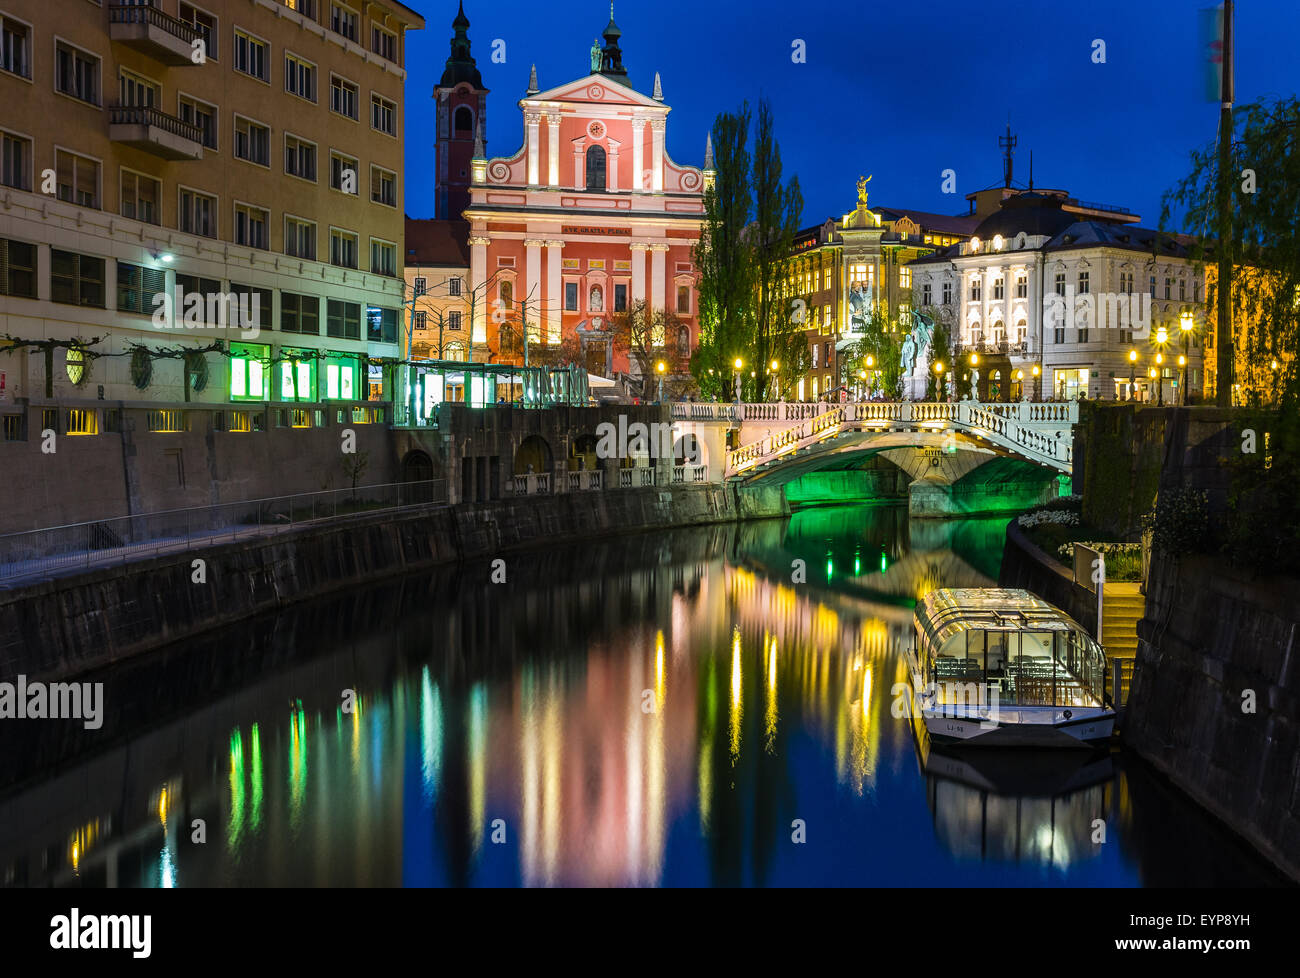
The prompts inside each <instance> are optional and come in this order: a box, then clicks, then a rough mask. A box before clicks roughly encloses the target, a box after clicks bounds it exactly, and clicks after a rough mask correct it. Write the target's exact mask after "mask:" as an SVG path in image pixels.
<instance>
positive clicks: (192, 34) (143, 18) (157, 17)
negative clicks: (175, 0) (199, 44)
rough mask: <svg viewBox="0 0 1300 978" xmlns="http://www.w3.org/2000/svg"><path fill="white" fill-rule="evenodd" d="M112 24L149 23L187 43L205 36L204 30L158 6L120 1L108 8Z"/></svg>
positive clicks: (109, 20)
mask: <svg viewBox="0 0 1300 978" xmlns="http://www.w3.org/2000/svg"><path fill="white" fill-rule="evenodd" d="M108 22H109V23H110V24H148V25H150V26H151V27H157V28H160V29H161V30H164V31H166V32H167V33H168V34H171V35H172V36H174V37H178V38H180V39H181V40H182V41H184V42H185V43H186V44H190V45H193V43H194V42H195V41H197V40H198V39H199V38H201V37H203V36H204V33H203V31H201V30H199V29H198V28H196V27H194V26H192V25H190V24H187V23H185V21H183V20H181V19H179V18H177V17H173V16H172V15H171V14H169V13H167V12H166V11H164V10H162V9H160V8H158V7H146V6H144V5H142V4H135V3H118V4H113V5H112V6H111V7H109V8H108Z"/></svg>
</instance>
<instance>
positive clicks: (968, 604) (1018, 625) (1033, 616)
mask: <svg viewBox="0 0 1300 978" xmlns="http://www.w3.org/2000/svg"><path fill="white" fill-rule="evenodd" d="M916 623H917V627H918V628H919V629H920V631H921V632H922V633H923V634H924V635H925V637H926V639H927V640H928V642H929V645H930V648H931V650H932V651H933V653H934V654H935V655H941V654H942V650H943V648H944V647H945V646H946V645H947V644H948V642H949V640H951V639H953V638H956V637H957V636H959V635H962V634H963V633H965V632H968V631H971V630H972V629H979V630H980V631H1007V632H1018V631H1023V630H1025V629H1026V628H1033V629H1034V630H1036V631H1041V630H1045V629H1051V630H1059V631H1071V630H1074V631H1082V630H1083V629H1082V628H1081V626H1080V625H1079V624H1078V623H1077V622H1076V621H1075V620H1074V619H1073V618H1071V617H1070V616H1069V615H1067V614H1065V612H1063V611H1061V610H1060V609H1059V608H1056V607H1054V606H1053V605H1050V604H1048V603H1047V602H1046V601H1044V600H1043V599H1042V598H1040V597H1039V596H1038V595H1036V594H1030V593H1029V592H1028V591H1025V590H1023V589H1021V588H940V589H939V590H937V591H931V592H930V593H929V594H927V595H926V596H925V597H924V598H923V599H922V600H921V603H920V604H919V605H917V608H916Z"/></svg>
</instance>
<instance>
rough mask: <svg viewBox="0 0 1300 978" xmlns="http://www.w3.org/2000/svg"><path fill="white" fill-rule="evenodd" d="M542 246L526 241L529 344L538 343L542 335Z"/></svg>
mask: <svg viewBox="0 0 1300 978" xmlns="http://www.w3.org/2000/svg"><path fill="white" fill-rule="evenodd" d="M542 244H543V242H541V241H537V240H536V239H533V238H528V239H527V240H526V241H524V248H525V249H527V251H526V255H527V257H526V259H525V262H524V265H525V269H526V275H527V278H526V279H525V282H524V294H523V296H522V298H523V301H524V303H525V305H524V325H525V327H526V328H527V329H528V342H530V343H537V342H539V341H540V340H541V335H542V315H541V314H542V310H543V308H544V307H543V304H542Z"/></svg>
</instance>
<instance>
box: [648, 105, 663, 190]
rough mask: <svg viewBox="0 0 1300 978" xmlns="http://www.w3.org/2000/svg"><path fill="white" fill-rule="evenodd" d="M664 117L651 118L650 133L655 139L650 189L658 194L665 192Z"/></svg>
mask: <svg viewBox="0 0 1300 978" xmlns="http://www.w3.org/2000/svg"><path fill="white" fill-rule="evenodd" d="M665 125H666V122H665V120H663V119H651V120H650V135H651V136H652V137H653V139H654V147H653V149H652V150H651V160H650V189H651V190H653V191H654V192H655V193H657V194H661V193H663V192H664V127H665Z"/></svg>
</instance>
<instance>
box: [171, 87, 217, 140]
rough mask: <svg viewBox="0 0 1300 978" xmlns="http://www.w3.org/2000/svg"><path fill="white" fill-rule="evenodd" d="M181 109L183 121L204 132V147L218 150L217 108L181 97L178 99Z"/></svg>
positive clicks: (187, 97)
mask: <svg viewBox="0 0 1300 978" xmlns="http://www.w3.org/2000/svg"><path fill="white" fill-rule="evenodd" d="M177 104H178V106H179V107H180V117H181V121H183V122H188V123H189V124H190V125H192V126H198V127H199V129H200V130H202V132H203V145H204V146H205V147H207V148H208V149H216V148H217V108H216V106H214V105H208V103H207V102H200V101H199V100H198V99H193V98H190V97H189V96H188V95H181V96H179V98H178V99H177Z"/></svg>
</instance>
